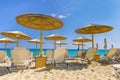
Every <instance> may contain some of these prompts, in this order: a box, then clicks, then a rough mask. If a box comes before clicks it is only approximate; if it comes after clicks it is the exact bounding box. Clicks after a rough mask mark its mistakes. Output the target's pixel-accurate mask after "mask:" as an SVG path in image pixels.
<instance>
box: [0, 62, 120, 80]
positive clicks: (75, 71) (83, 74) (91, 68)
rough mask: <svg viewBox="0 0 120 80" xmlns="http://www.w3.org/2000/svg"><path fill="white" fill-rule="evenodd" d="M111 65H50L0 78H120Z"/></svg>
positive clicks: (11, 79)
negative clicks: (64, 66)
mask: <svg viewBox="0 0 120 80" xmlns="http://www.w3.org/2000/svg"><path fill="white" fill-rule="evenodd" d="M115 73H116V71H115V70H114V69H113V68H112V67H111V65H106V66H102V65H100V64H99V63H96V62H94V64H93V63H92V64H91V65H88V66H87V65H81V64H70V65H69V66H68V68H62V67H53V66H48V67H45V68H37V69H29V70H24V71H23V72H21V70H20V71H18V72H11V73H7V74H5V75H2V76H0V80H119V79H118V78H116V77H115V76H116V74H115Z"/></svg>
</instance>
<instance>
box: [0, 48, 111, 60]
mask: <svg viewBox="0 0 120 80" xmlns="http://www.w3.org/2000/svg"><path fill="white" fill-rule="evenodd" d="M0 50H4V49H0ZM47 50H53V51H54V49H43V52H44V55H46V51H47ZM67 50H68V56H69V57H72V56H76V55H77V53H78V50H77V49H67ZM87 50H88V49H84V52H87ZM29 51H30V52H31V53H32V55H33V57H34V56H35V55H40V54H39V52H40V50H39V49H38V50H36V49H29ZM108 51H109V50H104V49H99V50H98V51H97V53H98V54H99V55H100V56H101V57H103V56H104V55H105V54H107V53H108ZM6 53H7V56H8V57H9V58H11V49H6Z"/></svg>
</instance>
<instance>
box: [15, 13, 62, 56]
mask: <svg viewBox="0 0 120 80" xmlns="http://www.w3.org/2000/svg"><path fill="white" fill-rule="evenodd" d="M16 21H17V23H19V24H21V25H22V26H25V27H27V28H31V29H36V30H40V40H41V41H42V32H43V31H44V30H55V29H59V28H61V27H62V26H63V23H62V22H61V21H60V20H58V19H56V18H54V17H52V16H48V15H43V14H23V15H20V16H17V17H16ZM40 53H41V56H42V44H41V43H40Z"/></svg>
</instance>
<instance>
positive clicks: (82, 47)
mask: <svg viewBox="0 0 120 80" xmlns="http://www.w3.org/2000/svg"><path fill="white" fill-rule="evenodd" d="M82 52H84V45H83V42H82Z"/></svg>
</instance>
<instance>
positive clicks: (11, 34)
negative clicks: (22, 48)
mask: <svg viewBox="0 0 120 80" xmlns="http://www.w3.org/2000/svg"><path fill="white" fill-rule="evenodd" d="M1 34H2V35H4V36H7V37H11V38H16V39H17V40H16V47H18V42H19V39H24V40H30V39H31V37H30V36H28V35H26V34H24V33H22V32H20V31H9V32H1Z"/></svg>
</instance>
